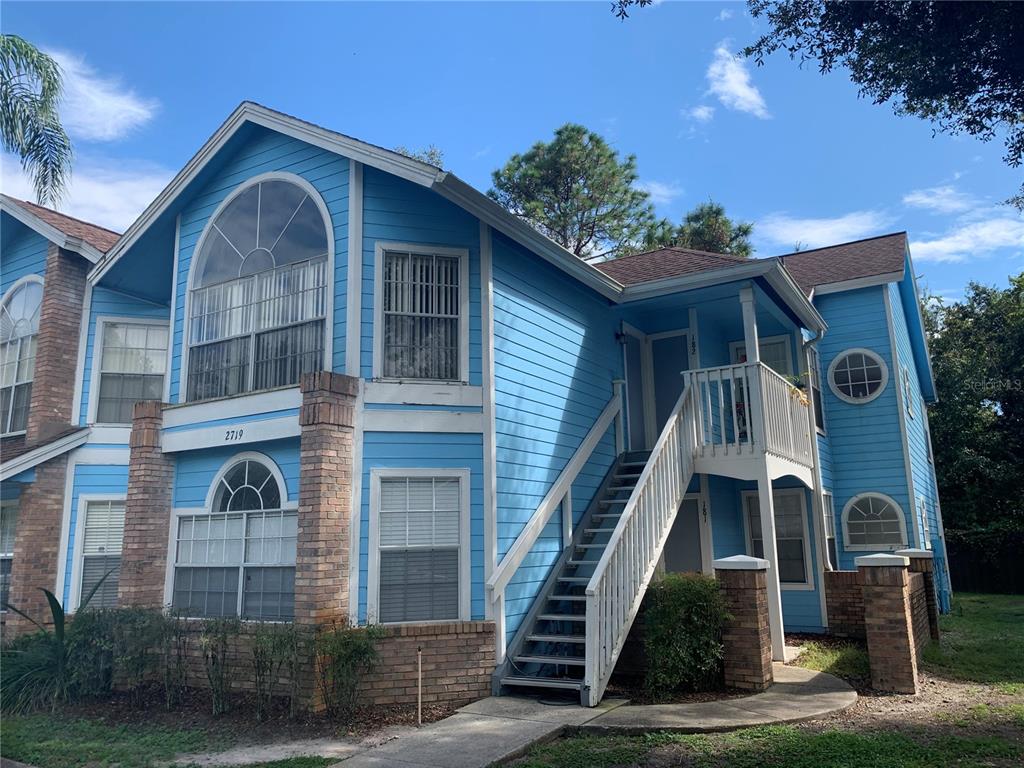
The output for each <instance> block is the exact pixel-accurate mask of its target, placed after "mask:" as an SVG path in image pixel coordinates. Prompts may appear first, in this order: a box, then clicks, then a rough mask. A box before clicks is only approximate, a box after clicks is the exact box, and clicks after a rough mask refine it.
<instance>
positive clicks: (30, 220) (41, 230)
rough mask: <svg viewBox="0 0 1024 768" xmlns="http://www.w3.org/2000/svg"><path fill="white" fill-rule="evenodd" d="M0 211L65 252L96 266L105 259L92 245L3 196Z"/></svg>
mask: <svg viewBox="0 0 1024 768" xmlns="http://www.w3.org/2000/svg"><path fill="white" fill-rule="evenodd" d="M0 211H3V212H4V213H7V214H10V215H11V216H12V217H13V218H15V219H17V220H18V221H20V222H21V223H22V224H24V225H25V226H26V227H28V228H29V229H31V230H32V231H34V232H36V233H37V234H39V235H42V236H43V237H45V238H46V239H47V240H49V241H50V242H51V243H53V244H55V245H56V246H58V247H59V248H63V249H64V250H65V251H74V252H75V253H77V254H78V255H79V256H81V257H83V258H84V259H86V260H88V261H89V262H91V263H92V264H95V263H96V262H98V261H100V259H102V258H103V253H102V251H100V250H99V249H98V248H96V247H94V246H92V245H89V243H87V242H85V241H84V240H83V239H82V238H80V237H72V236H71V235H69V234H67V233H66V232H63V231H62V230H59V229H57V228H56V227H55V226H53V225H52V224H48V223H47V222H45V221H43V220H42V219H40V218H39V217H38V216H36V215H34V214H32V213H30V212H29V211H27V210H25V209H24V208H22V207H21V206H20V205H18V204H17V203H12V202H11V201H10V200H7V199H6V198H5V197H3V196H0Z"/></svg>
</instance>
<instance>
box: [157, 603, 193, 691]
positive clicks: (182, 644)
mask: <svg viewBox="0 0 1024 768" xmlns="http://www.w3.org/2000/svg"><path fill="white" fill-rule="evenodd" d="M190 636H191V633H190V632H189V627H188V622H186V621H185V620H184V619H183V618H182V617H180V616H178V615H177V614H175V613H167V614H164V616H163V621H162V622H161V631H160V663H161V667H162V668H163V682H164V705H165V706H166V707H167V709H168V710H171V709H174V707H176V706H177V705H178V704H180V703H181V701H182V699H183V698H184V696H185V689H186V687H187V686H188V644H189V638H190Z"/></svg>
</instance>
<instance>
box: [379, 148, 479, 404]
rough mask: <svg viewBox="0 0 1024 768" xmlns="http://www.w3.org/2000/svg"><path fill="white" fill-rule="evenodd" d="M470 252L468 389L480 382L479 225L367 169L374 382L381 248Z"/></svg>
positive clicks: (425, 193)
mask: <svg viewBox="0 0 1024 768" xmlns="http://www.w3.org/2000/svg"><path fill="white" fill-rule="evenodd" d="M378 241H381V242H397V243H412V244H417V245H433V246H438V247H446V248H465V249H467V250H468V251H469V286H468V289H469V383H470V384H473V385H479V384H480V382H481V380H482V364H481V335H480V334H481V330H480V329H481V325H480V224H479V221H478V220H477V219H476V217H474V216H472V215H470V214H469V213H467V212H466V211H464V210H463V209H461V208H459V207H458V206H457V205H455V204H454V203H451V202H449V201H447V200H445V199H444V198H442V197H441V196H440V195H438V194H437V193H436V192H432V191H430V190H428V189H424V188H423V187H421V186H419V185H418V184H414V183H413V182H411V181H406V180H404V179H400V178H398V177H397V176H392V175H391V174H388V173H385V172H384V171H379V170H377V169H376V168H369V167H367V168H366V169H365V170H364V173H363V284H362V316H361V327H360V336H361V341H360V367H361V370H362V376H363V377H364V378H371V377H372V376H373V321H374V306H375V305H374V280H375V263H376V246H377V242H378Z"/></svg>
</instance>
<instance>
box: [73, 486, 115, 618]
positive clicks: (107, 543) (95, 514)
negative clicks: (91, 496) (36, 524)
mask: <svg viewBox="0 0 1024 768" xmlns="http://www.w3.org/2000/svg"><path fill="white" fill-rule="evenodd" d="M84 506H85V509H84V512H85V520H84V522H83V531H82V579H81V584H80V586H79V601H81V600H85V598H86V597H88V596H89V595H90V593H92V599H91V600H90V601H89V607H90V608H113V607H115V606H116V605H117V585H118V581H119V579H120V577H121V545H122V542H123V540H124V500H123V499H102V500H88V501H86V502H85V505H84ZM104 577H105V578H104ZM94 589H95V590H96V591H95V593H93V590H94Z"/></svg>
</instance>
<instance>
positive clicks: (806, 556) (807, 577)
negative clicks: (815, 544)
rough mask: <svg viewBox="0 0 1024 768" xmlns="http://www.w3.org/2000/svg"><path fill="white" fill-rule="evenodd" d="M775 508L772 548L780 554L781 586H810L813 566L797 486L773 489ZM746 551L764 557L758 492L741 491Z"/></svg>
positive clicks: (803, 502)
mask: <svg viewBox="0 0 1024 768" xmlns="http://www.w3.org/2000/svg"><path fill="white" fill-rule="evenodd" d="M772 506H773V507H774V509H775V549H776V551H777V552H778V555H779V583H780V584H781V585H782V588H783V589H813V588H814V573H813V571H814V569H813V567H812V564H811V544H810V536H809V534H808V529H807V500H806V496H805V494H804V491H803V490H802V489H800V488H776V489H775V490H773V491H772ZM743 512H744V523H745V527H746V534H747V551H748V552H749V553H750V555H751V556H753V557H764V537H763V536H762V535H761V505H760V503H759V502H758V498H757V491H744V492H743Z"/></svg>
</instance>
